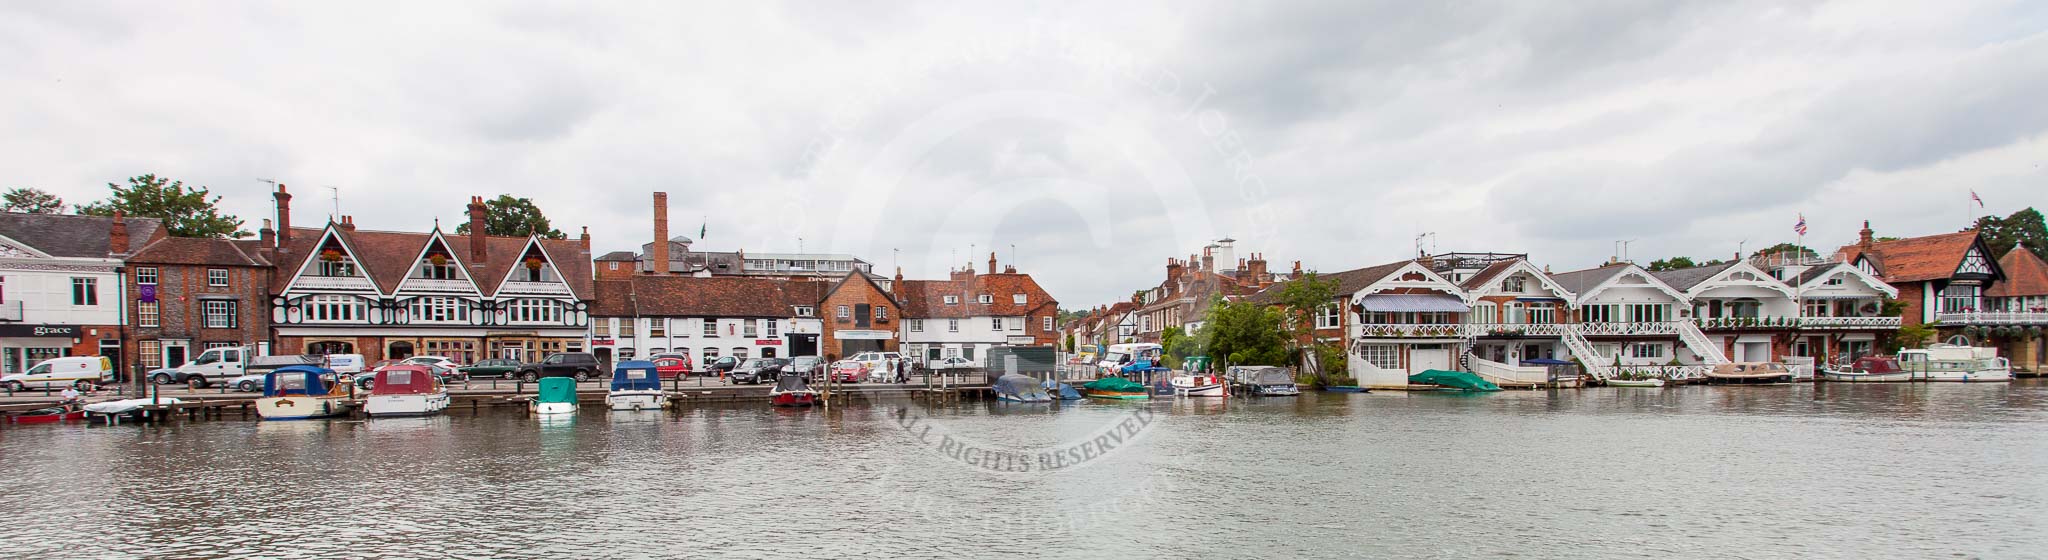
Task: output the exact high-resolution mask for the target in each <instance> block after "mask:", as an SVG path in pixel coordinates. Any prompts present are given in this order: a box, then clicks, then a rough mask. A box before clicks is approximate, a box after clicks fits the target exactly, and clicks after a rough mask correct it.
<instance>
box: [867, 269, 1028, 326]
mask: <svg viewBox="0 0 2048 560" xmlns="http://www.w3.org/2000/svg"><path fill="white" fill-rule="evenodd" d="M982 294H988V295H989V296H990V299H992V300H993V301H994V303H979V301H980V300H979V299H977V298H978V297H979V296H981V295H982ZM1016 294H1024V304H1022V305H1018V304H1017V303H1016V302H1015V300H1014V299H1013V297H1012V296H1014V295H1016ZM948 295H952V296H958V297H959V298H960V300H959V301H960V303H956V304H952V305H947V304H946V296H948ZM896 299H897V301H899V302H901V303H902V305H903V316H904V317H908V318H912V319H957V318H965V317H978V316H1003V317H1012V316H1019V315H1031V314H1032V313H1033V312H1036V311H1038V310H1040V309H1043V308H1045V307H1046V306H1049V305H1056V304H1057V303H1058V302H1055V301H1053V299H1052V296H1051V295H1049V294H1047V293H1045V290H1044V289H1043V288H1040V287H1038V281H1036V280H1032V279H1031V275H1030V274H1021V273H1008V272H1005V273H999V274H976V275H974V277H973V278H972V279H968V280H904V281H903V282H902V283H901V284H900V285H898V286H896Z"/></svg>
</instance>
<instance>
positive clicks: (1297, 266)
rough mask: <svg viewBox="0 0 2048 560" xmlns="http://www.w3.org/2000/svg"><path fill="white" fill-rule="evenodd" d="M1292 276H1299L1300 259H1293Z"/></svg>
mask: <svg viewBox="0 0 2048 560" xmlns="http://www.w3.org/2000/svg"><path fill="white" fill-rule="evenodd" d="M1294 276H1295V277H1297V278H1299V277H1300V276H1301V261H1294Z"/></svg>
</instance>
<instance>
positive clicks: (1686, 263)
mask: <svg viewBox="0 0 2048 560" xmlns="http://www.w3.org/2000/svg"><path fill="white" fill-rule="evenodd" d="M1695 266H1699V265H1696V264H1693V263H1692V257H1671V258H1668V259H1658V260H1654V261H1650V272H1663V271H1666V270H1678V269H1681V268H1692V267H1695Z"/></svg>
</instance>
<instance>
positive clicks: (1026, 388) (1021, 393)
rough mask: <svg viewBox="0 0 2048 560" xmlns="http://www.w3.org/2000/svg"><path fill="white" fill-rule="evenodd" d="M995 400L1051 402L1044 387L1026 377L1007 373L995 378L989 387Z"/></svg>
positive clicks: (1050, 397) (1050, 396)
mask: <svg viewBox="0 0 2048 560" xmlns="http://www.w3.org/2000/svg"><path fill="white" fill-rule="evenodd" d="M989 390H991V391H994V392H995V394H996V400H998V401H1002V402H1022V403H1042V402H1052V395H1048V394H1046V393H1045V386H1044V385H1043V384H1041V383H1039V381H1038V380H1037V379H1032V378H1031V377H1030V376H1028V375H1022V374H1016V373H1007V374H1003V376H1002V377H998V378H996V382H995V383H994V384H993V385H991V386H989Z"/></svg>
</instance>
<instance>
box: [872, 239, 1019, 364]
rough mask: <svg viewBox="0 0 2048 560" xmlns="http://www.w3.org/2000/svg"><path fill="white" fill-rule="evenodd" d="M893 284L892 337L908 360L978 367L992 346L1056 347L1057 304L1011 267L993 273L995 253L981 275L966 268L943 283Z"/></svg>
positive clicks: (896, 282) (990, 256)
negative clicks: (899, 317) (898, 313)
mask: <svg viewBox="0 0 2048 560" xmlns="http://www.w3.org/2000/svg"><path fill="white" fill-rule="evenodd" d="M899 274H900V273H899ZM894 283H895V285H896V286H898V287H899V289H898V291H897V299H899V300H901V301H902V303H903V317H904V321H903V323H902V325H901V326H899V327H897V332H898V334H899V335H900V336H901V337H902V340H903V344H904V353H905V354H906V355H908V356H909V357H911V358H912V359H915V360H920V361H924V362H926V363H930V362H936V361H938V360H940V359H942V358H954V357H958V358H966V359H968V360H970V361H973V362H974V363H976V364H981V363H983V361H984V360H985V358H986V357H987V356H988V351H989V349H990V348H994V347H997V346H1007V345H1020V346H1021V345H1044V346H1050V345H1054V344H1057V343H1058V342H1059V334H1060V333H1059V330H1058V327H1057V325H1054V324H1053V321H1054V320H1055V318H1056V317H1057V316H1058V314H1059V302H1058V301H1056V300H1054V299H1053V298H1052V295H1050V294H1047V293H1046V292H1045V289H1044V288H1041V287H1039V285H1038V281H1037V280H1034V279H1032V278H1031V275H1030V274H1022V273H1019V272H1017V268H1016V267H1015V266H1010V267H1005V268H1004V269H1003V270H1002V272H997V271H996V256H995V254H994V253H990V254H989V256H988V272H987V273H984V274H976V273H975V272H974V267H973V266H971V265H970V266H967V267H962V268H961V269H959V270H954V271H951V273H950V275H949V276H948V278H947V279H946V280H903V279H901V277H898V278H897V279H896V280H894Z"/></svg>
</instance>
